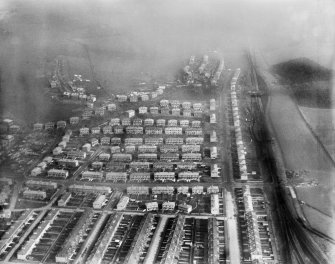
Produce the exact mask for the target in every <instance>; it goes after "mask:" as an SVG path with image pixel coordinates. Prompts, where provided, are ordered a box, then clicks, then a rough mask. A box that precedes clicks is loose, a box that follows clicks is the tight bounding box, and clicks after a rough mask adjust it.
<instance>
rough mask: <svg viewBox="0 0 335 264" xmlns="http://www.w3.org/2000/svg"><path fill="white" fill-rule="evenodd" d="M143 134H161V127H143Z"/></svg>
mask: <svg viewBox="0 0 335 264" xmlns="http://www.w3.org/2000/svg"><path fill="white" fill-rule="evenodd" d="M145 134H147V135H161V134H163V128H162V127H154V126H151V127H146V128H145Z"/></svg>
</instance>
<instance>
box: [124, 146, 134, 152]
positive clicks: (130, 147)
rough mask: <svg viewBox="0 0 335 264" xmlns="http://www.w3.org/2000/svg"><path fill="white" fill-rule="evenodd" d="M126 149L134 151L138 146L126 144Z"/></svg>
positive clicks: (126, 150)
mask: <svg viewBox="0 0 335 264" xmlns="http://www.w3.org/2000/svg"><path fill="white" fill-rule="evenodd" d="M124 151H125V152H126V153H134V152H135V151H136V146H135V145H126V146H125V147H124Z"/></svg>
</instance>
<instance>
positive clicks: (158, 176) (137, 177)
mask: <svg viewBox="0 0 335 264" xmlns="http://www.w3.org/2000/svg"><path fill="white" fill-rule="evenodd" d="M81 176H82V179H89V180H103V178H104V177H105V179H106V181H113V182H118V181H121V182H127V181H128V178H129V181H136V182H143V181H150V179H151V174H150V172H133V173H130V174H129V177H128V174H127V173H126V172H118V171H116V172H106V173H104V172H101V171H84V172H83V173H82V175H81ZM200 177H201V176H200V173H199V171H192V172H191V171H182V172H179V173H174V172H154V173H153V178H154V181H162V182H165V181H173V182H175V181H185V182H190V181H198V182H199V181H200Z"/></svg>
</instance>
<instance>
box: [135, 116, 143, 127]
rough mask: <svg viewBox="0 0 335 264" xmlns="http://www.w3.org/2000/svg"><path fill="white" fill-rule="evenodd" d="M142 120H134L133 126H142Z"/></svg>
mask: <svg viewBox="0 0 335 264" xmlns="http://www.w3.org/2000/svg"><path fill="white" fill-rule="evenodd" d="M142 124H143V120H142V119H140V118H134V119H133V126H142Z"/></svg>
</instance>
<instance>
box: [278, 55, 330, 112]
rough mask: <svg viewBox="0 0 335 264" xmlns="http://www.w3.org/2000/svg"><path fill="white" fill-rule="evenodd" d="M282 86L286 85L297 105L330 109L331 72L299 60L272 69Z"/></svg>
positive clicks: (317, 65)
mask: <svg viewBox="0 0 335 264" xmlns="http://www.w3.org/2000/svg"><path fill="white" fill-rule="evenodd" d="M272 72H273V73H275V74H277V75H278V76H279V77H280V82H281V83H282V84H285V85H288V87H289V88H290V90H291V92H292V93H293V96H294V98H295V100H296V101H297V103H298V104H299V105H301V106H306V107H319V108H331V107H332V106H333V105H334V103H335V101H334V97H332V93H331V87H332V82H331V80H332V75H333V72H332V71H331V70H329V69H327V68H325V67H322V66H320V65H319V64H317V63H315V62H313V61H311V60H309V59H306V58H299V59H295V60H290V61H287V62H283V63H280V64H276V65H274V66H273V67H272Z"/></svg>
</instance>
